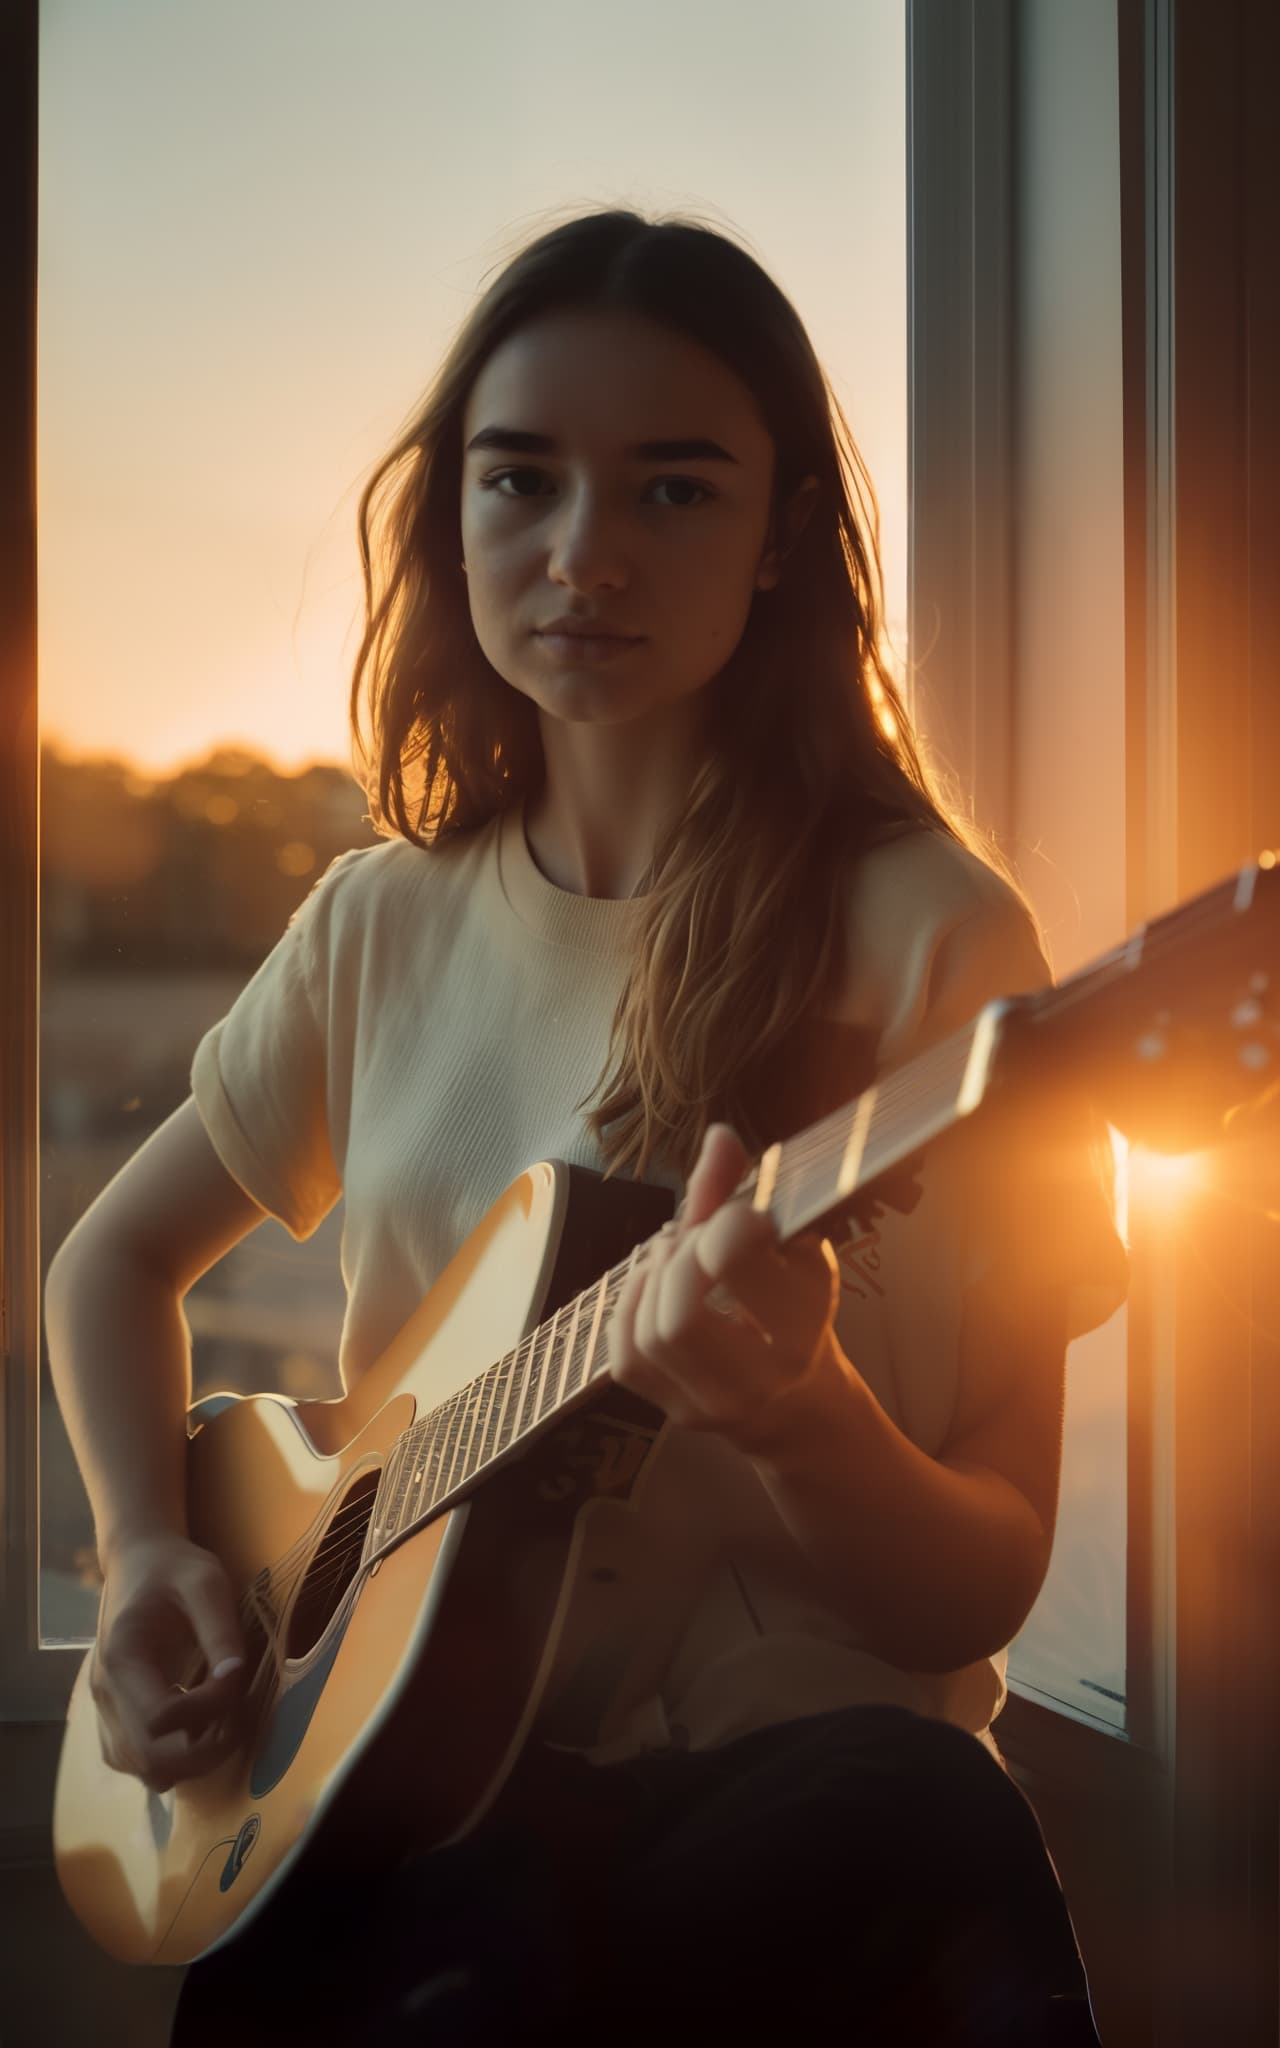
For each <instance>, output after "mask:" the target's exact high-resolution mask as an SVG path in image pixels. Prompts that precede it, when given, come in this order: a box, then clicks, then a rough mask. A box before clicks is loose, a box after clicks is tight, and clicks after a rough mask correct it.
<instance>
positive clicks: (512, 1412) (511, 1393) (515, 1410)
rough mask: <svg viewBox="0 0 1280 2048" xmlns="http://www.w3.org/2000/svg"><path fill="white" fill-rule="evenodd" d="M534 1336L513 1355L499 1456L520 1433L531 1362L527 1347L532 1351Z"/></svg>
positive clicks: (528, 1338)
mask: <svg viewBox="0 0 1280 2048" xmlns="http://www.w3.org/2000/svg"><path fill="white" fill-rule="evenodd" d="M534 1335H536V1332H531V1333H530V1335H529V1336H527V1337H525V1338H523V1339H522V1340H521V1342H520V1343H519V1344H517V1346H516V1348H515V1350H514V1351H513V1352H512V1354H511V1383H510V1388H509V1390H508V1395H507V1405H506V1407H505V1408H504V1409H503V1411H502V1425H501V1428H500V1430H499V1437H498V1454H499V1455H501V1453H502V1452H503V1451H505V1450H508V1449H509V1448H510V1446H511V1445H512V1444H513V1443H514V1442H515V1439H516V1437H517V1436H518V1435H519V1433H520V1430H519V1423H520V1404H521V1402H522V1401H523V1399H524V1389H525V1375H526V1373H527V1372H528V1369H529V1361H528V1359H527V1357H526V1356H525V1347H526V1345H527V1346H528V1347H529V1348H530V1349H532V1346H533V1339H534Z"/></svg>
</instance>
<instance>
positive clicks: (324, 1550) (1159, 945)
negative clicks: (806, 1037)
mask: <svg viewBox="0 0 1280 2048" xmlns="http://www.w3.org/2000/svg"><path fill="white" fill-rule="evenodd" d="M1214 894H1215V895H1216V894H1217V892H1216V891H1215V892H1214ZM1220 909H1221V906H1220V904H1214V903H1204V904H1202V905H1201V906H1200V909H1199V910H1198V911H1197V912H1196V913H1194V914H1193V915H1192V917H1190V918H1184V919H1183V920H1182V921H1181V923H1180V927H1179V930H1178V932H1177V934H1176V937H1177V939H1178V940H1179V941H1180V942H1183V941H1185V938H1186V936H1187V932H1188V928H1189V926H1191V925H1195V924H1199V923H1200V922H1202V921H1204V920H1207V919H1209V918H1210V917H1211V916H1212V917H1214V918H1216V917H1217V916H1218V915H1219V913H1220ZM1174 938H1175V934H1174V933H1172V932H1168V933H1166V934H1164V935H1163V936H1161V935H1159V934H1158V933H1157V934H1156V936H1155V937H1154V938H1153V937H1152V935H1151V933H1150V931H1148V932H1147V934H1146V942H1145V943H1144V947H1143V951H1142V955H1141V959H1142V962H1143V964H1147V963H1149V962H1150V961H1151V960H1152V959H1153V958H1154V957H1155V956H1156V955H1158V954H1159V953H1161V952H1163V950H1165V947H1166V945H1168V944H1171V943H1172V941H1173V940H1174ZM1129 943H1131V941H1130V942H1129ZM1123 951H1124V947H1123V945H1122V946H1120V947H1117V948H1116V949H1115V954H1116V956H1117V957H1119V956H1120V955H1122V954H1123ZM1103 971H1104V970H1103V969H1101V968H1099V969H1098V970H1097V972H1099V973H1100V972H1103ZM1075 981H1076V985H1075V986H1074V987H1073V986H1072V985H1071V984H1070V983H1069V984H1068V985H1067V987H1066V989H1063V990H1058V989H1057V988H1053V989H1052V992H1053V994H1054V996H1055V997H1056V998H1057V1003H1058V1006H1059V1007H1060V1008H1061V1009H1066V1008H1067V1007H1069V1006H1070V1005H1072V1004H1074V1003H1075V1002H1077V1001H1079V1000H1081V999H1082V998H1083V997H1085V996H1086V995H1088V994H1092V993H1094V990H1093V988H1092V986H1091V984H1092V983H1093V981H1094V975H1093V974H1092V973H1089V972H1086V973H1085V974H1083V975H1081V976H1079V977H1077V978H1075ZM1050 986H1051V987H1052V985H1050ZM971 1038H972V1024H968V1025H966V1026H964V1027H962V1028H961V1029H960V1030H958V1031H957V1032H955V1033H953V1034H951V1035H950V1036H949V1037H948V1038H945V1039H943V1040H941V1041H939V1043H938V1044H937V1045H936V1046H934V1047H932V1048H931V1049H930V1051H929V1052H927V1053H925V1054H922V1055H919V1056H918V1057H917V1058H916V1059H914V1060H910V1061H908V1062H906V1063H905V1065H904V1066H902V1067H900V1068H899V1069H897V1070H895V1071H893V1072H891V1073H890V1074H888V1075H886V1076H885V1077H884V1079H883V1080H881V1081H880V1082H878V1083H871V1084H869V1085H870V1086H875V1087H877V1090H878V1093H877V1101H876V1111H877V1120H878V1119H879V1118H881V1117H883V1116H884V1115H885V1113H886V1112H889V1111H896V1110H898V1109H899V1108H900V1107H902V1106H909V1105H911V1104H913V1103H918V1102H920V1101H921V1100H923V1099H924V1097H925V1096H926V1095H928V1094H929V1093H931V1092H933V1091H934V1090H936V1088H937V1087H938V1085H939V1083H940V1082H941V1081H942V1080H943V1079H944V1078H949V1075H948V1069H949V1068H951V1067H953V1066H954V1065H956V1064H957V1062H958V1059H959V1055H960V1052H961V1050H962V1049H965V1050H966V1051H967V1044H968V1042H969V1041H970V1040H971ZM865 1092H867V1091H866V1090H863V1091H860V1094H859V1095H858V1096H857V1097H855V1098H852V1101H851V1103H850V1104H846V1105H844V1106H842V1108H840V1109H837V1110H834V1111H832V1112H830V1113H829V1114H828V1115H827V1116H826V1117H824V1118H821V1119H820V1120H819V1121H818V1122H817V1123H815V1124H814V1125H812V1126H811V1127H810V1128H809V1129H808V1131H807V1132H806V1133H804V1135H803V1136H801V1137H797V1138H795V1139H792V1140H791V1141H789V1142H784V1145H783V1156H782V1159H781V1161H780V1166H779V1174H778V1180H777V1182H776V1184H775V1189H774V1197H775V1200H776V1199H777V1197H779V1196H780V1195H781V1196H785V1195H786V1194H787V1193H790V1192H792V1191H794V1190H795V1189H796V1188H797V1187H798V1184H799V1183H801V1182H802V1181H803V1179H804V1178H805V1177H806V1175H807V1173H808V1170H809V1169H810V1168H811V1167H814V1166H816V1165H818V1164H819V1163H820V1162H822V1161H823V1160H824V1159H825V1158H827V1156H828V1155H829V1151H830V1147H831V1142H832V1140H833V1139H835V1138H837V1137H839V1136H840V1135H841V1134H842V1133H844V1132H846V1131H847V1129H848V1124H849V1109H850V1107H851V1106H852V1104H853V1103H856V1102H857V1101H860V1100H861V1096H862V1094H864V1093H865ZM754 1170H755V1169H753V1171H754ZM742 1186H743V1191H745V1189H746V1188H749V1186H750V1176H748V1178H747V1181H746V1182H745V1183H744V1184H742ZM652 1241H653V1240H647V1241H646V1242H652ZM643 1248H644V1247H637V1251H640V1250H642V1249H643ZM634 1258H635V1254H634V1253H633V1254H632V1255H631V1258H629V1259H628V1260H627V1261H625V1262H623V1263H622V1264H620V1265H618V1266H615V1267H612V1268H610V1269H609V1271H608V1273H607V1274H606V1275H604V1276H603V1280H604V1285H605V1288H606V1296H607V1293H608V1289H609V1288H610V1287H611V1286H612V1284H613V1282H614V1281H615V1280H621V1279H623V1278H624V1277H625V1275H626V1274H627V1273H628V1272H629V1271H630V1269H631V1264H632V1262H633V1260H634ZM600 1285H601V1282H600V1281H596V1282H594V1283H593V1289H594V1288H598V1287H599V1286H600ZM590 1291H593V1290H586V1292H590ZM545 1327H546V1325H540V1326H539V1329H541V1328H545ZM530 1335H531V1336H532V1337H533V1338H534V1340H535V1342H534V1346H533V1347H531V1354H530V1355H531V1356H532V1349H533V1348H536V1338H537V1335H538V1332H537V1331H535V1332H531V1333H530ZM524 1341H528V1340H527V1339H526V1340H522V1342H524ZM520 1348H521V1347H520V1346H517V1347H516V1348H515V1350H514V1351H513V1352H510V1353H507V1354H505V1356H504V1358H503V1360H502V1361H500V1363H503V1364H505V1363H506V1362H507V1360H508V1359H514V1358H515V1357H516V1356H517V1355H518V1352H519V1350H520ZM486 1370H487V1371H488V1370H492V1367H488V1368H486ZM595 1376H596V1374H595V1373H594V1372H593V1371H588V1372H587V1373H586V1374H585V1376H584V1381H583V1384H585V1383H586V1382H587V1381H589V1380H590V1379H591V1378H593V1377H595ZM479 1377H483V1375H477V1378H479ZM525 1399H526V1400H527V1393H526V1395H525ZM446 1405H447V1404H445V1403H442V1404H440V1411H437V1410H431V1411H429V1413H428V1415H427V1416H426V1417H422V1418H420V1419H419V1420H420V1421H422V1422H426V1421H428V1420H429V1419H430V1417H431V1415H433V1414H435V1413H437V1412H441V1414H442V1419H443V1412H442V1411H443V1410H444V1408H445V1406H446ZM557 1406H558V1404H557ZM555 1412H556V1408H555V1407H553V1408H552V1410H551V1411H550V1413H552V1414H554V1413H555ZM491 1417H492V1411H491V1412H490V1417H489V1418H488V1419H487V1420H486V1423H485V1432H486V1434H487V1431H488V1427H489V1421H490V1420H491ZM415 1426H416V1425H415ZM472 1426H473V1427H474V1422H473V1425H472ZM526 1427H527V1425H526V1426H522V1427H521V1428H520V1429H519V1430H516V1431H513V1434H512V1437H511V1439H510V1440H509V1442H508V1444H507V1445H506V1446H504V1447H503V1448H504V1450H505V1449H509V1448H510V1444H511V1442H514V1441H517V1440H518V1439H519V1437H521V1436H523V1435H524V1434H525V1433H526ZM436 1435H438V1428H437V1431H436V1432H434V1433H432V1435H431V1436H430V1437H428V1439H427V1445H425V1446H424V1448H426V1447H427V1446H429V1447H430V1448H434V1443H435V1436H436ZM469 1455H470V1453H468V1458H469ZM456 1459H457V1451H456V1446H455V1452H454V1458H453V1461H452V1462H453V1463H455V1464H456ZM466 1462H467V1461H464V1472H463V1481H464V1482H465V1480H466V1479H467V1478H469V1477H474V1476H475V1475H474V1472H470V1473H469V1472H467V1471H466V1470H465V1465H466ZM483 1462H484V1463H488V1462H491V1461H490V1460H489V1459H485V1460H484V1461H483ZM477 1469H479V1468H477ZM383 1470H384V1472H385V1470H386V1467H385V1465H384V1467H383ZM450 1490H451V1489H449V1488H446V1493H447V1492H448V1491H450ZM432 1505H433V1506H434V1505H435V1503H434V1501H433V1502H432ZM375 1511H376V1494H375V1495H374V1496H373V1497H372V1498H371V1499H370V1500H369V1501H368V1503H366V1502H363V1501H362V1502H358V1503H354V1504H352V1505H351V1506H350V1507H349V1508H347V1509H343V1510H340V1511H339V1514H338V1515H337V1516H336V1517H335V1519H334V1521H333V1523H331V1524H330V1526H329V1528H328V1529H327V1530H326V1532H325V1535H324V1538H323V1539H322V1541H321V1544H320V1546H319V1547H318V1549H317V1550H316V1552H315V1554H314V1556H313V1557H312V1558H311V1560H310V1563H309V1564H308V1563H307V1561H306V1558H305V1552H306V1549H307V1544H308V1542H309V1540H310V1536H309V1534H308V1535H307V1536H304V1537H302V1538H300V1539H299V1540H298V1542H297V1543H296V1544H295V1545H293V1546H291V1549H290V1551H286V1552H285V1553H284V1555H283V1556H282V1557H281V1558H280V1559H278V1560H276V1561H275V1562H274V1563H273V1564H272V1565H271V1566H269V1567H268V1568H267V1572H268V1578H267V1584H268V1585H269V1586H271V1587H272V1588H273V1590H274V1591H276V1592H277V1593H281V1592H283V1593H285V1596H286V1597H287V1594H288V1593H289V1592H291V1591H292V1590H293V1586H294V1585H295V1584H296V1583H297V1581H298V1579H299V1578H300V1577H305V1576H308V1575H310V1576H313V1577H314V1578H315V1581H316V1590H320V1591H327V1590H329V1587H330V1586H331V1585H332V1584H333V1583H336V1582H337V1580H338V1579H339V1578H340V1577H341V1572H342V1570H344V1569H345V1568H346V1557H347V1555H348V1554H349V1551H350V1541H349V1538H350V1535H351V1533H352V1529H348V1530H346V1531H344V1530H343V1528H342V1524H343V1522H344V1521H346V1520H348V1519H350V1521H351V1523H352V1525H353V1526H354V1522H355V1519H356V1518H357V1517H358V1516H364V1518H365V1526H366V1527H367V1525H368V1522H369V1521H370V1520H371V1519H372V1517H373V1514H374V1512H375ZM338 1553H342V1557H341V1559H339V1557H338ZM326 1560H330V1561H331V1576H330V1577H329V1578H327V1579H326V1578H325V1577H324V1576H323V1575H321V1576H318V1577H317V1576H316V1573H317V1567H318V1566H322V1565H324V1564H325V1562H326ZM357 1563H358V1560H357ZM260 1576H261V1575H260ZM259 1590H260V1589H259ZM254 1604H255V1588H254V1587H250V1588H249V1589H248V1591H247V1592H246V1595H245V1596H244V1598H243V1599H242V1601H241V1603H240V1605H241V1610H242V1611H243V1612H244V1613H246V1614H248V1613H249V1612H251V1611H252V1609H253V1606H254Z"/></svg>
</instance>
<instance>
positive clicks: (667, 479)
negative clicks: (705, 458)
mask: <svg viewBox="0 0 1280 2048" xmlns="http://www.w3.org/2000/svg"><path fill="white" fill-rule="evenodd" d="M545 475H546V471H545V470H541V469H528V468H521V469H499V470H495V471H494V473H493V475H492V476H486V477H482V478H481V479H480V488H481V490H482V491H494V490H497V488H498V485H499V484H501V483H505V482H506V481H507V479H508V478H509V477H515V476H526V477H527V476H532V477H544V476H545ZM653 484H654V486H661V487H662V488H664V489H669V488H671V487H672V486H674V488H675V489H676V490H681V491H697V492H698V493H699V494H700V498H713V497H714V496H715V492H714V491H713V490H712V489H711V488H710V486H709V485H707V484H700V483H699V482H698V481H697V479H696V478H695V477H691V476H656V477H654V479H653ZM499 495H500V496H502V497H508V496H510V495H511V494H510V493H508V492H505V491H504V492H501V493H499ZM532 495H535V494H534V493H526V492H524V491H517V492H516V493H515V496H516V497H517V498H522V497H525V496H532ZM668 509H669V510H673V511H677V512H692V511H694V510H695V509H696V507H695V506H693V505H675V506H672V507H669V508H668Z"/></svg>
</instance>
